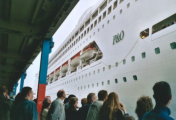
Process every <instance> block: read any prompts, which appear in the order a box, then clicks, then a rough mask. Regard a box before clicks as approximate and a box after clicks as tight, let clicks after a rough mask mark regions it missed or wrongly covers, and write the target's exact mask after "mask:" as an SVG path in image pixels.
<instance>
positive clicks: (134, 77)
mask: <svg viewBox="0 0 176 120" xmlns="http://www.w3.org/2000/svg"><path fill="white" fill-rule="evenodd" d="M133 80H134V81H137V80H138V78H137V75H133ZM123 81H124V82H127V78H126V77H123ZM110 82H111V81H110V80H107V85H110ZM114 83H116V84H117V83H118V79H115V80H114ZM96 85H97V87H99V83H97V84H96ZM101 85H102V86H104V85H105V83H104V82H101ZM83 87H84V89H86V86H81V87H78V90H82V89H83ZM87 88H90V85H87ZM92 88H94V84H92Z"/></svg>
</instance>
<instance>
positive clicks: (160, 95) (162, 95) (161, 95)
mask: <svg viewBox="0 0 176 120" xmlns="http://www.w3.org/2000/svg"><path fill="white" fill-rule="evenodd" d="M153 92H154V95H153V97H154V99H155V101H156V105H169V103H170V101H171V99H172V94H171V88H170V85H169V84H168V83H167V82H165V81H161V82H157V83H155V85H154V86H153Z"/></svg>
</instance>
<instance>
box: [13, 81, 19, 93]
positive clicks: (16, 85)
mask: <svg viewBox="0 0 176 120" xmlns="http://www.w3.org/2000/svg"><path fill="white" fill-rule="evenodd" d="M17 87H18V83H16V84H15V87H14V95H16V89H17Z"/></svg>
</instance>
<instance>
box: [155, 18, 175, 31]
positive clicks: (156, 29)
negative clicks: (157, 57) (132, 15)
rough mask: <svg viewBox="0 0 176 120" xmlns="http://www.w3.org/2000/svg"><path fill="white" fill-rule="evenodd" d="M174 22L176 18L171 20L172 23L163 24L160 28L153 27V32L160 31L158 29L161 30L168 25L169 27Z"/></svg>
mask: <svg viewBox="0 0 176 120" xmlns="http://www.w3.org/2000/svg"><path fill="white" fill-rule="evenodd" d="M173 24H176V20H175V21H170V23H167V24H166V25H164V24H163V25H162V26H161V28H160V29H158V28H155V29H153V31H152V34H153V33H156V32H158V31H160V30H162V29H164V28H166V27H169V26H171V25H173Z"/></svg>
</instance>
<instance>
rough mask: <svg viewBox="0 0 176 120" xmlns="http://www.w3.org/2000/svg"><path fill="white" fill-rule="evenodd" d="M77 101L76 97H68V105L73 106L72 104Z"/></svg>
mask: <svg viewBox="0 0 176 120" xmlns="http://www.w3.org/2000/svg"><path fill="white" fill-rule="evenodd" d="M77 101H78V98H76V97H72V98H70V100H69V105H70V106H74V104H75V103H76V102H77Z"/></svg>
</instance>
